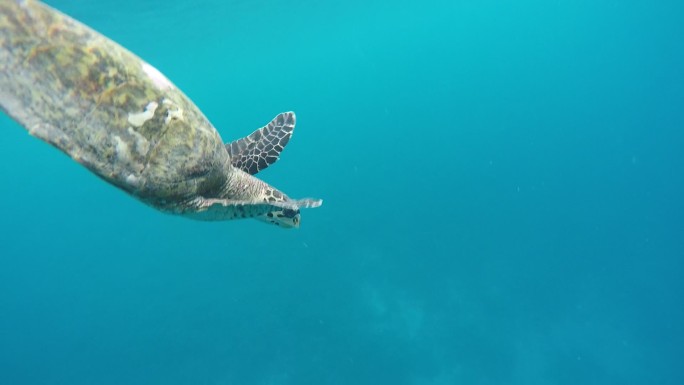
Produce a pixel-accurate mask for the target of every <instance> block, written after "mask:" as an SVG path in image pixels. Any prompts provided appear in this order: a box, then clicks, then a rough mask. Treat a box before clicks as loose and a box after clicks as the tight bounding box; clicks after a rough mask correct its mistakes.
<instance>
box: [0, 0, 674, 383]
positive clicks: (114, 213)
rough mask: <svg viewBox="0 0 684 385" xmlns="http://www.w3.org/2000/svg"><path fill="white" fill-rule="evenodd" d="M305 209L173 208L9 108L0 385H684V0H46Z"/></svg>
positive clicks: (0, 196)
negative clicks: (149, 70)
mask: <svg viewBox="0 0 684 385" xmlns="http://www.w3.org/2000/svg"><path fill="white" fill-rule="evenodd" d="M49 3H50V4H52V5H54V6H55V7H57V8H59V9H61V10H63V11H64V12H66V13H68V14H70V15H72V16H74V17H76V18H78V19H80V20H82V21H84V22H86V23H87V24H89V25H91V26H93V27H94V28H96V29H97V30H99V31H101V32H103V33H105V34H106V35H108V36H109V37H111V38H113V39H115V40H117V41H118V42H120V43H121V44H123V45H124V46H126V47H128V48H129V49H131V50H133V51H134V52H136V53H137V54H139V55H140V56H141V57H143V58H144V59H146V60H147V61H149V62H150V63H152V64H153V65H155V66H156V67H157V68H159V69H160V70H161V71H162V72H164V73H165V74H166V75H167V76H168V77H169V78H170V79H171V80H173V81H174V82H175V83H176V84H177V85H178V86H179V87H181V88H182V89H183V90H184V91H185V92H186V93H187V94H188V95H189V96H190V97H191V98H192V99H193V100H194V101H195V102H196V103H197V104H198V105H199V106H200V108H202V110H203V111H204V112H205V114H206V115H207V116H208V117H209V118H210V119H211V120H212V122H213V123H214V125H215V126H216V127H217V128H218V130H219V131H220V132H221V134H222V136H223V137H224V139H226V140H232V139H235V138H238V137H241V136H244V135H247V134H249V133H250V132H251V131H252V130H253V129H255V128H257V127H260V126H262V125H263V124H265V123H267V122H268V121H269V120H270V119H271V118H272V117H273V116H275V115H276V114H277V113H279V112H281V111H287V110H294V111H296V112H297V117H298V122H297V128H296V131H295V135H294V137H293V140H292V141H291V142H290V144H289V145H288V148H287V149H286V150H285V152H284V154H283V157H282V160H281V161H280V162H278V163H277V164H276V165H274V166H273V167H271V168H269V169H268V170H266V171H265V172H263V173H262V174H260V175H261V177H262V178H263V179H265V180H266V181H268V182H269V183H272V184H273V185H275V186H277V187H278V188H280V189H282V190H283V191H285V192H286V193H288V194H289V195H291V196H293V197H305V196H312V197H320V198H323V199H324V205H323V207H321V208H319V209H315V210H307V211H305V212H303V218H302V228H301V229H300V230H289V231H286V230H282V229H280V228H277V227H275V226H269V225H266V224H262V223H259V222H256V221H234V222H225V223H201V222H193V221H190V220H185V219H182V218H177V217H172V216H167V215H164V214H161V213H158V212H156V211H154V210H152V209H150V208H148V207H146V206H144V205H143V204H141V203H139V202H137V201H135V200H133V199H131V198H130V197H128V196H126V195H125V194H124V193H122V192H120V191H118V190H116V189H115V188H113V187H111V186H109V185H107V184H106V183H104V182H102V181H101V180H100V179H98V178H97V177H95V176H93V175H92V174H90V173H89V172H88V171H87V170H85V169H84V168H82V167H80V166H79V165H77V164H76V163H74V162H73V161H71V160H70V159H69V158H68V157H66V156H64V155H63V154H61V153H60V152H58V151H57V150H55V149H53V148H51V147H50V146H48V145H46V144H45V143H42V142H40V141H39V140H37V139H35V138H31V137H30V136H28V135H27V134H26V131H25V130H23V129H21V128H20V127H19V126H18V125H17V124H15V123H13V122H12V121H11V120H9V118H7V117H6V116H4V115H3V116H0V126H1V127H0V179H1V180H2V183H1V184H0V213H1V214H0V229H1V231H0V384H70V385H80V384H84V385H85V384H98V385H100V384H112V385H115V384H237V385H243V384H259V385H281V384H283V385H284V384H288V385H289V384H293V385H294V384H312V385H314V384H316V385H321V384H344V385H352V384H353V385H365V384H373V385H377V384H388V385H404V384H406V385H446V384H521V385H522V384H525V385H534V384H569V385H570V384H572V385H576V384H673V385H674V384H681V383H684V370H683V369H682V368H681V357H682V356H684V326H683V325H684V306H682V303H683V300H684V282H683V281H682V278H681V277H682V274H683V273H684V260H683V257H684V200H683V199H682V197H683V196H684V152H683V151H682V148H683V147H684V131H682V130H683V129H684V115H683V113H682V111H683V110H682V106H683V105H684V70H682V69H683V68H684V40H682V36H684V24H682V22H681V20H682V18H683V17H684V5H681V2H678V1H658V2H646V1H643V2H642V1H613V0H591V1H589V0H577V1H564V0H556V1H552V0H550V1H542V0H524V1H515V2H513V1H503V0H480V1H476V0H451V1H439V0H423V1H420V2H419V1H413V2H412V1H393V2H389V1H376V0H366V1H337V2H332V1H330V2H316V1H299V2H292V1H285V0H280V1H278V0H271V1H236V0H230V1H219V0H202V1H190V0H169V1H164V2H159V1H147V2H139V1H130V0H122V1H109V0H106V1H105V0H103V1H97V2H88V3H87V4H84V2H82V1H69V0H59V1H58V0H55V1H51V2H49Z"/></svg>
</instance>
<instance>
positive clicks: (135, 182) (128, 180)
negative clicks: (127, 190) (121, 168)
mask: <svg viewBox="0 0 684 385" xmlns="http://www.w3.org/2000/svg"><path fill="white" fill-rule="evenodd" d="M126 183H128V184H129V185H131V186H135V187H137V186H138V185H140V178H138V177H137V176H135V175H133V174H129V175H128V176H127V177H126Z"/></svg>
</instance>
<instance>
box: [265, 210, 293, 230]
mask: <svg viewBox="0 0 684 385" xmlns="http://www.w3.org/2000/svg"><path fill="white" fill-rule="evenodd" d="M265 219H266V220H267V222H269V223H272V224H274V225H276V226H280V227H283V228H286V229H292V228H295V229H298V228H299V224H300V222H301V219H302V217H301V214H300V213H299V209H296V210H294V209H282V210H278V211H271V212H270V213H268V214H266V217H265Z"/></svg>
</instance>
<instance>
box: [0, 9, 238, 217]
mask: <svg viewBox="0 0 684 385" xmlns="http://www.w3.org/2000/svg"><path fill="white" fill-rule="evenodd" d="M0 106H1V107H2V108H3V109H4V110H5V111H6V112H7V113H8V114H9V115H10V116H12V117H13V118H14V119H15V120H17V121H18V122H19V123H20V124H21V125H22V126H24V127H25V128H26V129H27V130H28V131H29V132H30V133H31V134H32V135H35V136H37V137H39V138H40V139H42V140H44V141H46V142H48V143H50V144H52V145H54V146H55V147H57V148H59V149H60V150H62V151H64V152H65V153H67V154H68V155H69V156H70V157H72V158H73V159H74V160H76V161H77V162H79V163H81V164H83V165H84V166H86V167H88V168H89V169H90V170H91V171H93V172H94V173H96V174H97V175H98V176H100V177H102V178H103V179H105V180H106V181H108V182H110V183H112V184H114V185H116V186H118V187H120V188H122V189H124V190H125V191H127V192H129V193H131V194H133V195H136V196H138V197H139V198H141V199H142V200H143V201H146V202H147V203H150V204H152V205H154V206H157V207H158V208H161V209H164V207H163V206H164V205H165V204H166V203H167V202H178V201H179V200H182V199H183V198H184V197H192V196H195V195H197V194H202V193H203V192H204V191H210V190H216V189H219V188H220V187H221V186H223V185H224V184H225V178H226V176H225V175H226V172H225V170H226V167H230V156H229V154H228V152H227V151H226V150H225V147H224V145H223V141H222V140H221V137H220V135H219V134H218V132H217V131H216V129H215V128H214V127H213V126H212V125H211V123H209V121H208V120H207V118H206V117H205V116H204V115H203V114H202V113H201V112H200V111H199V109H198V108H197V107H196V106H195V104H194V103H192V101H190V99H189V98H188V97H187V96H185V95H184V94H183V93H182V92H181V91H180V90H179V89H178V88H177V87H176V86H174V85H173V84H172V83H171V82H170V81H169V80H168V79H167V78H166V77H164V76H163V75H162V74H161V73H160V72H159V71H157V70H156V69H155V68H154V67H152V66H151V65H149V64H147V63H146V62H144V61H143V60H141V59H140V58H138V57H137V56H136V55H134V54H133V53H131V52H129V51H128V50H126V49H125V48H123V47H122V46H120V45H118V44H117V43H115V42H113V41H111V40H109V39H107V38H106V37H104V36H103V35H101V34H99V33H97V32H96V31H94V30H92V29H90V28H89V27H87V26H85V25H83V24H81V23H79V22H78V21H76V20H74V19H72V18H70V17H68V16H66V15H64V14H62V13H60V12H59V11H56V10H54V9H52V8H50V7H48V6H46V5H44V4H41V3H39V2H34V1H24V2H19V1H0Z"/></svg>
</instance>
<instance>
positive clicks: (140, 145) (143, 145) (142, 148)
mask: <svg viewBox="0 0 684 385" xmlns="http://www.w3.org/2000/svg"><path fill="white" fill-rule="evenodd" d="M128 134H129V135H131V136H132V137H133V138H134V139H135V150H136V151H137V152H138V154H140V155H141V156H145V155H147V152H148V151H149V150H150V142H148V141H147V139H146V138H145V137H144V136H142V135H140V134H139V133H138V132H136V131H135V130H134V129H133V127H128Z"/></svg>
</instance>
